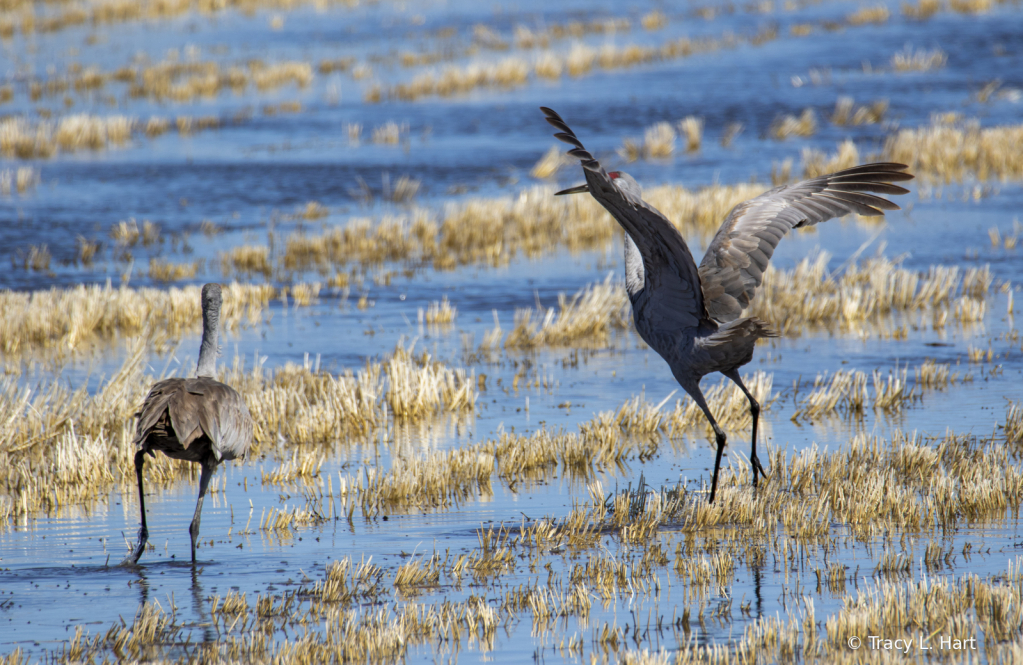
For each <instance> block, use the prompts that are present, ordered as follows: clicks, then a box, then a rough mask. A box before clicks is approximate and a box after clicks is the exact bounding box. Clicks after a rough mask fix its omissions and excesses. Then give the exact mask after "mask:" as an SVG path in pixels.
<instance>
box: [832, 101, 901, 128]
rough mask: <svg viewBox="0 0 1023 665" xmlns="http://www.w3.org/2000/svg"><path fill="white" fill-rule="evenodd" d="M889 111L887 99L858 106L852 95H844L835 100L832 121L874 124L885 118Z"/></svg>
mask: <svg viewBox="0 0 1023 665" xmlns="http://www.w3.org/2000/svg"><path fill="white" fill-rule="evenodd" d="M887 112H888V100H887V99H879V100H877V101H875V102H871V103H870V104H869V105H866V106H856V105H855V102H854V101H853V98H852V97H848V96H842V97H839V98H838V100H837V101H836V102H835V112H834V113H832V114H831V122H832V123H834V124H836V125H873V124H876V123H879V122H881V121H882V120H884V116H885V113H887Z"/></svg>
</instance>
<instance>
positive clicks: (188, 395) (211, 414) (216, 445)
mask: <svg viewBox="0 0 1023 665" xmlns="http://www.w3.org/2000/svg"><path fill="white" fill-rule="evenodd" d="M222 300H223V296H222V295H221V289H220V285H219V284H207V285H205V286H203V288H202V318H203V332H202V343H201V345H200V347H199V363H198V365H197V367H196V377H195V378H189V379H178V378H175V379H166V380H164V381H160V382H158V383H157V384H156V385H154V386H153V389H152V390H150V391H149V395H147V396H146V400H145V402H144V403H143V405H142V410H141V411H139V412H138V414H136V415H137V416H138V419H139V420H138V425H137V426H136V429H135V445H136V447H137V452H136V453H135V473H136V475H137V476H138V483H139V509H140V510H141V513H142V526H141V527H140V528H139V534H138V543H137V544H136V545H135V549H134V550H133V551H132V553H131V554H129V555H128V557H127V558H126V559H125V560H124V562H123V563H126V564H134V563H137V562H138V560H139V557H140V556H142V552H143V550H144V549H145V546H146V541H147V540H148V538H149V530H148V529H147V527H146V506H145V498H144V492H143V489H142V467H143V465H144V463H145V455H146V454H147V453H148V454H149V455H150V456H155V454H156V453H155V451H157V450H159V451H161V452H163V453H164V454H165V455H167V456H168V457H171V458H174V459H180V460H186V461H189V462H198V463H199V464H201V465H202V473H201V474H200V476H199V498H198V500H197V501H196V506H195V514H194V515H193V517H192V523H191V524H190V525H189V528H188V532H189V535H190V536H191V539H192V561H193V562H195V543H196V540H197V539H198V537H199V521H200V519H201V515H202V503H203V497H204V496H205V495H206V489H207V487H208V486H209V482H210V478H212V477H213V473H214V472H215V471H216V469H217V464H219V463H220V462H222V461H224V460H231V459H235V458H238V457H243V456H244V455H245V454H246V453H247V452H248V451H249V445H250V444H251V442H252V417H251V416H250V415H249V408H248V406H246V404H245V400H244V399H242V396H241V395H239V394H238V392H237V391H236V390H235V389H234V388H232V387H231V386H228V385H225V384H223V383H220V382H219V381H217V380H216V379H215V378H214V377H215V376H216V371H217V354H218V352H219V346H218V329H219V324H220V306H221V303H222Z"/></svg>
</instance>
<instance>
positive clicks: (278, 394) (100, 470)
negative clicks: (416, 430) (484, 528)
mask: <svg viewBox="0 0 1023 665" xmlns="http://www.w3.org/2000/svg"><path fill="white" fill-rule="evenodd" d="M186 290H196V291H197V287H190V288H189V289H186ZM228 293H230V291H228ZM264 293H265V291H264ZM184 302H189V303H191V304H192V306H193V308H196V309H197V306H198V303H199V298H198V295H197V294H194V293H193V294H191V295H190V296H188V297H183V298H182V306H183V303H184ZM229 303H234V305H233V306H232V307H230V308H229ZM147 304H148V305H149V306H152V307H154V310H159V309H161V308H160V307H159V305H160V304H161V303H152V302H148V301H147ZM162 304H163V305H164V307H163V309H165V310H172V309H173V305H172V304H171V303H167V302H164V303H162ZM224 304H225V311H224V312H223V313H222V316H225V315H226V314H227V313H228V312H231V314H230V316H231V318H230V319H228V318H227V317H226V316H225V319H222V321H223V322H224V323H229V322H230V321H232V320H235V321H236V320H237V318H238V312H239V311H240V310H241V307H242V305H239V304H238V301H236V300H234V299H231V298H228V297H226V296H225V299H224ZM136 310H137V307H136ZM179 313H180V312H179ZM154 318H155V316H154ZM187 318H188V321H189V322H190V323H192V324H194V322H195V321H196V320H197V318H198V312H195V313H193V314H191V315H190V316H189V317H187ZM172 323H173V322H172V321H168V322H167V325H171V324H172ZM178 325H180V324H178ZM144 342H145V340H144V339H143V338H138V340H137V341H136V342H135V344H134V345H133V347H132V348H131V349H130V350H129V354H128V357H127V359H126V360H125V363H124V365H123V366H122V367H121V368H120V369H119V370H118V372H117V373H116V374H114V375H113V376H112V377H111V378H110V379H109V380H108V381H106V382H105V383H104V384H103V385H102V386H101V387H100V389H99V390H98V391H97V392H96V393H95V394H93V395H90V394H89V393H88V392H87V391H86V390H85V389H84V388H80V389H78V390H71V389H70V388H67V387H66V386H65V385H64V384H63V382H61V381H59V380H56V381H53V382H52V383H50V384H48V385H41V386H39V387H37V388H36V389H35V390H33V389H31V388H22V387H20V386H19V384H18V382H17V381H16V380H15V377H6V378H4V379H2V380H0V424H2V428H0V459H2V460H4V461H6V462H7V463H8V464H7V465H6V466H5V471H4V473H3V474H2V476H0V519H2V520H3V521H4V522H7V521H9V520H11V519H14V518H16V517H20V518H28V517H29V516H32V515H35V514H37V513H39V512H40V511H43V512H53V511H57V510H60V509H62V508H64V507H67V506H70V505H74V504H78V503H91V502H94V501H96V500H98V499H99V498H100V497H102V496H103V494H104V493H105V492H106V491H109V489H110V488H111V486H112V485H114V484H121V485H123V484H124V483H126V482H127V483H129V486H130V483H131V482H133V479H134V467H133V466H132V463H131V459H132V456H133V450H132V438H133V434H134V427H133V418H134V415H135V411H136V410H137V408H138V407H139V405H140V403H141V400H142V398H143V397H144V396H145V394H146V392H147V391H148V389H149V387H150V386H151V385H152V384H153V382H154V381H155V380H156V379H157V378H158V377H154V376H151V375H147V374H146V373H145V371H144V370H145V357H146V352H145V348H146V346H145V343H144ZM221 378H223V379H224V381H225V382H227V383H229V384H230V385H232V386H234V387H235V388H236V389H237V390H238V391H239V392H240V393H241V394H242V396H243V397H244V398H245V400H246V402H247V403H248V405H249V411H250V413H251V414H252V417H253V421H254V441H255V445H254V454H258V452H259V447H260V446H261V445H270V446H277V445H285V446H300V445H303V444H304V445H305V446H308V447H304V448H302V449H301V454H300V455H299V456H298V457H296V456H295V453H296V451H298V450H299V449H297V448H296V449H292V455H291V459H290V460H288V461H286V462H285V463H284V465H283V466H282V467H281V468H280V469H278V470H276V471H273V472H271V473H270V474H269V475H264V482H267V483H282V482H292V481H294V480H295V479H297V478H301V477H308V476H311V475H312V474H313V473H314V472H317V471H318V468H319V465H320V464H322V463H323V459H322V456H321V453H318V452H317V451H315V449H313V448H312V447H311V446H310V444H322V443H338V442H348V441H351V440H360V437H364V436H366V435H368V434H370V433H371V432H373V431H374V430H376V429H378V428H380V427H382V426H384V425H385V424H386V423H387V422H388V420H389V416H388V414H393V415H394V417H395V418H397V419H400V420H402V421H406V422H407V421H418V420H421V419H423V418H427V417H431V416H433V415H434V414H437V413H443V412H467V411H472V409H473V408H474V406H475V400H476V394H477V393H476V390H475V386H476V380H475V377H474V376H473V375H472V374H467V373H466V372H465V371H464V370H461V369H451V368H448V367H446V366H444V365H443V364H441V363H438V362H436V361H433V360H431V359H430V357H429V356H428V355H426V354H420V355H419V356H415V355H413V353H412V351H411V349H405V348H404V347H402V346H398V347H397V348H396V349H395V351H394V353H393V354H391V355H390V356H388V357H387V358H385V359H384V361H382V362H367V363H366V366H365V367H364V368H363V369H361V370H359V371H358V372H353V371H351V370H347V371H345V372H343V373H341V374H338V375H333V374H329V373H326V372H319V371H316V370H315V369H314V368H312V367H310V366H309V365H308V364H307V365H306V366H296V365H292V364H288V365H285V366H284V367H282V368H279V369H278V370H276V371H273V372H266V371H263V369H262V367H261V366H259V365H258V364H256V365H255V366H254V367H253V368H252V369H251V370H246V369H245V367H244V364H243V363H241V361H240V359H237V358H236V359H235V362H234V365H233V367H231V368H230V369H228V370H225V371H224V372H223V374H222V377H221ZM53 451H56V452H55V453H54V454H55V456H54V454H51V453H53ZM310 453H312V455H311V459H312V461H310V457H309V455H310ZM191 466H192V465H189V464H187V463H183V462H177V461H173V460H170V459H166V460H165V459H163V458H160V459H159V460H158V461H157V460H154V461H153V462H152V463H150V464H149V465H147V474H148V477H149V482H150V483H154V482H155V483H156V484H157V485H158V486H165V485H167V484H170V483H172V482H175V481H178V480H180V479H181V478H182V477H194V475H195V474H194V471H195V470H194V469H193V468H191ZM442 468H443V467H438V469H442ZM440 472H441V471H440V470H438V471H437V473H440ZM427 498H428V497H427ZM303 511H304V512H303ZM311 514H312V513H311V512H310V511H308V510H306V509H303V510H302V511H299V512H295V511H294V510H292V511H291V512H289V513H287V514H284V513H281V514H280V515H277V517H275V520H277V518H278V517H279V520H277V521H274V522H273V523H274V524H282V525H284V526H288V525H290V524H292V523H293V522H294V521H295V520H298V521H299V523H301V522H302V521H303V520H307V519H311V517H310V515H311ZM281 520H283V521H281ZM264 522H265V520H264ZM282 528H283V527H282ZM289 528H290V527H289Z"/></svg>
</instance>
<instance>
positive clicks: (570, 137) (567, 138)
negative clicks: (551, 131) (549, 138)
mask: <svg viewBox="0 0 1023 665" xmlns="http://www.w3.org/2000/svg"><path fill="white" fill-rule="evenodd" d="M554 138H556V139H558V140H559V141H563V142H564V143H568V144H570V145H574V146H575V147H577V148H579V149H580V150H583V149H584V148H583V144H582V141H580V140H579V139H577V138H576V137H575V135H574V134H568V133H566V132H558V133H557V134H555V135H554Z"/></svg>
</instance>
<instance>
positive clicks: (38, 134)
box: [0, 114, 136, 159]
mask: <svg viewBox="0 0 1023 665" xmlns="http://www.w3.org/2000/svg"><path fill="white" fill-rule="evenodd" d="M135 127H136V122H135V120H134V119H132V118H129V117H127V116H109V117H102V116H92V115H85V114H79V115H72V116H67V117H65V118H61V119H60V120H59V121H57V122H52V121H50V120H41V121H39V122H35V123H33V122H31V121H29V120H27V119H25V118H23V117H18V116H9V117H6V118H3V119H0V155H3V156H4V157H14V158H18V159H46V158H49V157H53V156H54V155H55V154H57V153H58V152H60V151H63V152H77V151H81V150H102V149H105V148H108V147H112V146H120V145H124V144H125V143H127V142H128V141H129V140H130V139H131V137H132V133H133V132H134V129H135Z"/></svg>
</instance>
